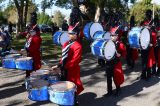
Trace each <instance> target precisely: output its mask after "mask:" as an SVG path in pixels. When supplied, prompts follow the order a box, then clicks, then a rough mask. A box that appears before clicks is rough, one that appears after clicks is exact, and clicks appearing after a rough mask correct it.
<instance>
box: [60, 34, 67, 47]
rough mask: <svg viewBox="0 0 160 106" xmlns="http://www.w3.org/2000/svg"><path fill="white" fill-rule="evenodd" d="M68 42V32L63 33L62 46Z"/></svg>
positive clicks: (61, 37)
mask: <svg viewBox="0 0 160 106" xmlns="http://www.w3.org/2000/svg"><path fill="white" fill-rule="evenodd" d="M67 41H69V37H68V33H67V32H63V34H62V35H61V36H60V43H61V45H63V44H64V43H66V42H67Z"/></svg>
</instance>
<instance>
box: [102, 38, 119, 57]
mask: <svg viewBox="0 0 160 106" xmlns="http://www.w3.org/2000/svg"><path fill="white" fill-rule="evenodd" d="M115 52H116V47H115V44H114V42H113V41H112V40H109V41H108V42H107V44H106V45H105V49H104V55H105V58H106V59H107V60H111V59H112V58H113V57H114V55H115Z"/></svg>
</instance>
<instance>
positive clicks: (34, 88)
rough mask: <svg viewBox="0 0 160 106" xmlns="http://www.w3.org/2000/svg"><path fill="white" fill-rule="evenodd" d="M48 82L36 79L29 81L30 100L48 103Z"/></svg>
mask: <svg viewBox="0 0 160 106" xmlns="http://www.w3.org/2000/svg"><path fill="white" fill-rule="evenodd" d="M48 85H49V83H48V82H47V81H44V80H41V79H34V80H29V81H28V86H29V87H28V98H29V99H30V100H33V101H47V100H49V93H48Z"/></svg>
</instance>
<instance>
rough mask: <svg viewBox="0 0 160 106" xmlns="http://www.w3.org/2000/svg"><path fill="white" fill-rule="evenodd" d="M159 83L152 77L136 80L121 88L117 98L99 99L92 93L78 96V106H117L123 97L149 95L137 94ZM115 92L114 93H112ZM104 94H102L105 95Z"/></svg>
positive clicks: (104, 97)
mask: <svg viewBox="0 0 160 106" xmlns="http://www.w3.org/2000/svg"><path fill="white" fill-rule="evenodd" d="M158 82H159V78H157V77H154V78H151V79H150V80H149V81H144V80H137V81H136V82H134V83H133V84H131V85H127V86H124V87H122V89H121V90H122V92H121V94H120V95H119V96H117V97H116V96H115V95H111V96H108V97H106V96H102V97H101V98H96V97H97V95H96V94H95V93H96V92H95V93H94V92H88V93H84V94H82V95H80V96H79V102H80V106H89V105H90V106H118V105H117V103H118V102H119V101H120V100H122V99H124V98H125V97H129V96H134V97H137V98H139V97H143V96H145V95H149V93H151V92H148V93H139V92H141V91H143V90H144V89H145V88H148V87H150V86H152V85H155V84H156V83H158ZM114 92H115V91H114ZM105 93H106V92H104V95H105ZM158 106H159V105H158Z"/></svg>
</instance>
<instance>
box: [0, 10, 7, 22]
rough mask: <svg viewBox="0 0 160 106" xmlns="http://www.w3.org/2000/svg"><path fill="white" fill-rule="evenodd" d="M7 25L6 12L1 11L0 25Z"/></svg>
mask: <svg viewBox="0 0 160 106" xmlns="http://www.w3.org/2000/svg"><path fill="white" fill-rule="evenodd" d="M6 23H7V18H6V17H5V16H4V12H2V11H0V25H2V24H6Z"/></svg>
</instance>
